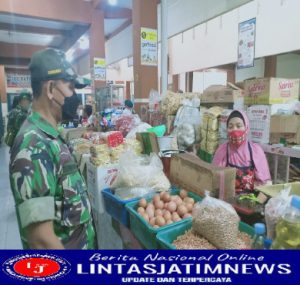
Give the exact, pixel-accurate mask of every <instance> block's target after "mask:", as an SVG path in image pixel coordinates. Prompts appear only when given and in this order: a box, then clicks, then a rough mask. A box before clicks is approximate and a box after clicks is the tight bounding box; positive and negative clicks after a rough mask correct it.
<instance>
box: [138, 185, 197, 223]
mask: <svg viewBox="0 0 300 285" xmlns="http://www.w3.org/2000/svg"><path fill="white" fill-rule="evenodd" d="M194 205H195V200H194V199H193V198H190V197H188V195H187V192H186V191H185V190H181V191H180V193H179V195H171V194H170V193H169V192H165V191H164V192H161V193H160V194H159V195H158V194H157V195H155V196H154V197H153V198H152V200H151V201H150V202H147V200H146V199H145V198H142V199H140V200H139V203H138V208H137V212H138V213H139V214H140V216H141V217H142V218H143V219H144V220H145V221H146V222H147V223H149V224H150V225H151V226H152V227H154V228H160V227H163V226H165V225H169V224H172V223H175V222H178V221H181V220H182V219H185V218H190V217H192V211H193V208H194Z"/></svg>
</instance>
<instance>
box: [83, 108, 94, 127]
mask: <svg viewBox="0 0 300 285" xmlns="http://www.w3.org/2000/svg"><path fill="white" fill-rule="evenodd" d="M94 123H95V116H94V115H93V106H92V105H85V106H84V109H83V117H82V124H83V125H86V126H87V127H94Z"/></svg>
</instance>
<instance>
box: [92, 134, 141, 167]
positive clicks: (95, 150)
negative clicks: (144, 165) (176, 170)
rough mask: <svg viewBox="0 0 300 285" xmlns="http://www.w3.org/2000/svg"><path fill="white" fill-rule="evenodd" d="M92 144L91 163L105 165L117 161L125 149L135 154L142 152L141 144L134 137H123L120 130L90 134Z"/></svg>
mask: <svg viewBox="0 0 300 285" xmlns="http://www.w3.org/2000/svg"><path fill="white" fill-rule="evenodd" d="M90 139H91V140H92V142H93V145H92V146H91V147H90V152H91V163H92V164H93V165H95V166H105V165H109V164H112V163H113V164H114V163H118V162H119V159H120V156H121V155H122V154H123V153H124V152H125V151H127V150H131V151H133V152H134V153H136V154H137V155H140V154H141V153H142V145H141V143H140V142H139V141H138V140H136V139H124V138H123V136H122V133H121V132H118V131H113V132H107V133H97V134H94V135H90Z"/></svg>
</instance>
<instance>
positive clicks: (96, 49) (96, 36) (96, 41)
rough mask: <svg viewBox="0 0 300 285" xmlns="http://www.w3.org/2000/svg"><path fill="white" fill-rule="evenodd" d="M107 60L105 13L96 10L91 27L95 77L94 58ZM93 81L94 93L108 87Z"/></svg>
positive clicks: (92, 59) (91, 50)
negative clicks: (99, 88) (100, 88)
mask: <svg viewBox="0 0 300 285" xmlns="http://www.w3.org/2000/svg"><path fill="white" fill-rule="evenodd" d="M97 57H98V58H105V34H104V13H103V11H101V10H97V9H94V10H93V13H92V24H91V27H90V65H91V70H92V72H91V74H92V75H93V68H94V58H97ZM92 80H93V84H92V86H93V90H92V91H93V93H94V91H95V89H96V88H98V87H102V86H105V85H106V81H99V80H96V81H95V80H94V79H93V76H92Z"/></svg>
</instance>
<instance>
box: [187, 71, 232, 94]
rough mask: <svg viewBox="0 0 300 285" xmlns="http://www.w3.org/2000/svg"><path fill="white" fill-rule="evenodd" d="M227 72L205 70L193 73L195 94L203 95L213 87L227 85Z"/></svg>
mask: <svg viewBox="0 0 300 285" xmlns="http://www.w3.org/2000/svg"><path fill="white" fill-rule="evenodd" d="M226 83H227V72H226V71H221V70H213V69H212V70H204V71H203V72H198V71H196V72H193V92H200V93H203V90H205V89H206V88H207V87H209V86H211V85H226Z"/></svg>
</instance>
